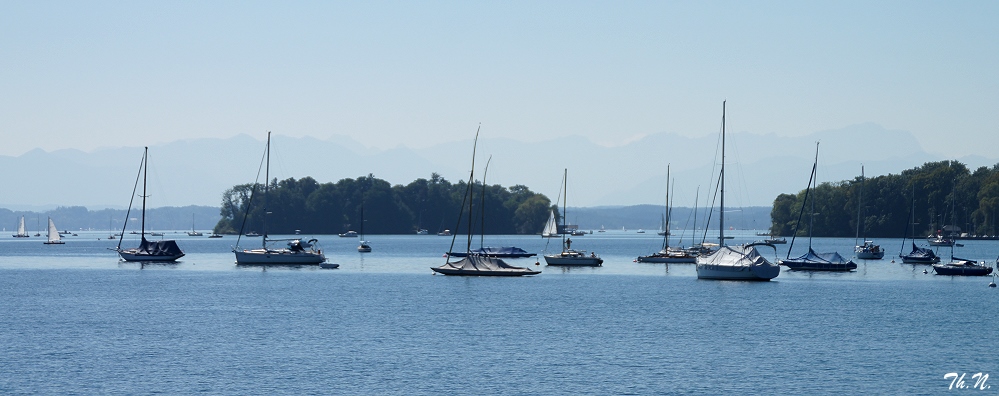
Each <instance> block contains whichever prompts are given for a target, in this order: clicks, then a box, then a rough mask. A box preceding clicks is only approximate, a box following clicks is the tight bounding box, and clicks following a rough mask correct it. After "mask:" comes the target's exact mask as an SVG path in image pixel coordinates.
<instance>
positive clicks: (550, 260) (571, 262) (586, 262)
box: [545, 169, 604, 267]
mask: <svg viewBox="0 0 999 396" xmlns="http://www.w3.org/2000/svg"><path fill="white" fill-rule="evenodd" d="M568 176H569V170H568V169H565V170H564V171H563V175H562V193H563V201H562V228H563V229H565V228H566V227H565V219H566V215H565V214H566V206H568V204H567V202H568V200H569V198H568V197H569V194H568V191H566V190H568V186H569V181H568ZM561 235H562V252H561V253H556V254H546V255H545V263H547V264H548V265H561V266H582V267H599V266H601V265H603V263H604V259H602V258H600V257H599V256H597V254H596V253H593V252H591V253H590V254H589V255H587V254H586V251H585V250H576V249H573V248H572V239H571V238H566V237H565V234H564V233H563V234H561Z"/></svg>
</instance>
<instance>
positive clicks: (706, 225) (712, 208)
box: [701, 177, 721, 247]
mask: <svg viewBox="0 0 999 396" xmlns="http://www.w3.org/2000/svg"><path fill="white" fill-rule="evenodd" d="M720 186H721V178H720V177H719V178H718V179H717V180H715V195H714V197H713V198H712V199H711V206H708V208H710V209H708V216H707V217H708V218H707V220H705V221H704V235H703V236H702V237H701V244H702V245H703V244H704V241H705V240H707V239H708V230H709V229H710V228H711V215H713V214H714V212H715V200H716V199H718V190H719V187H720ZM704 203H707V200H705V201H704ZM718 246H719V247H720V246H721V244H719V245H718Z"/></svg>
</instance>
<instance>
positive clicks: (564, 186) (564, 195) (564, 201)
mask: <svg viewBox="0 0 999 396" xmlns="http://www.w3.org/2000/svg"><path fill="white" fill-rule="evenodd" d="M568 177H569V168H564V169H562V233H561V235H562V251H565V249H566V246H565V232H566V231H567V228H566V224H565V207H566V206H568V202H569V191H566V190H568V189H569V180H567V179H568Z"/></svg>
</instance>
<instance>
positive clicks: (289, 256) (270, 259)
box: [233, 249, 326, 265]
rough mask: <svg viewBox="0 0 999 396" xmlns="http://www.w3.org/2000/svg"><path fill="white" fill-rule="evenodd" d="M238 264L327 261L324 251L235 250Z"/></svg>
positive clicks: (299, 263) (313, 262)
mask: <svg viewBox="0 0 999 396" xmlns="http://www.w3.org/2000/svg"><path fill="white" fill-rule="evenodd" d="M233 253H235V254H236V264H237V265H246V264H256V265H319V264H321V263H323V262H325V261H326V256H324V255H323V254H322V253H313V252H293V251H290V250H287V249H280V250H273V249H252V250H234V251H233Z"/></svg>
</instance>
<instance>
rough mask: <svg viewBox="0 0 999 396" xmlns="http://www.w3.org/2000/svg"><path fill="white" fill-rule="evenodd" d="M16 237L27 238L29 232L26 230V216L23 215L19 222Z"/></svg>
mask: <svg viewBox="0 0 999 396" xmlns="http://www.w3.org/2000/svg"><path fill="white" fill-rule="evenodd" d="M13 237H14V238H27V237H28V233H27V232H26V231H24V216H21V220H20V221H18V222H17V234H14V235H13Z"/></svg>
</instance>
